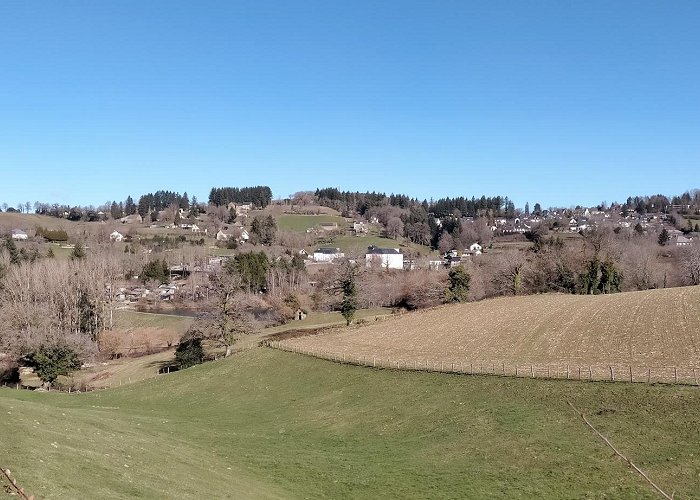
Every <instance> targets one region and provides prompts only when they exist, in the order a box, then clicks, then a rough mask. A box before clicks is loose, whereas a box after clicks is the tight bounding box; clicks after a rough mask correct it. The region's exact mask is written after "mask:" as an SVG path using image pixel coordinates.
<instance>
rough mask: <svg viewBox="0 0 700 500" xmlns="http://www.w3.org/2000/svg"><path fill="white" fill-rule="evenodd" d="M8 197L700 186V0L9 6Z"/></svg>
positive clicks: (550, 198) (630, 190) (4, 119)
mask: <svg viewBox="0 0 700 500" xmlns="http://www.w3.org/2000/svg"><path fill="white" fill-rule="evenodd" d="M0 68H2V73H1V76H0V171H1V172H2V174H1V175H0V202H1V201H7V202H8V203H12V204H16V203H17V202H19V201H27V200H29V201H32V202H34V201H36V200H40V201H59V202H64V203H71V204H88V203H92V204H100V203H103V202H104V201H106V200H111V199H117V200H120V199H121V200H123V199H124V198H125V197H126V196H127V195H129V194H131V195H132V196H134V197H137V196H138V195H140V194H142V193H144V192H148V191H154V190H157V189H170V190H174V191H180V192H182V191H188V193H189V194H190V196H191V195H192V194H196V195H197V196H198V197H200V198H201V199H204V198H206V196H207V195H208V192H209V189H210V188H211V187H212V186H243V185H256V184H266V185H269V186H270V187H271V188H272V190H273V193H274V195H275V196H276V197H284V196H287V195H289V194H290V193H292V192H294V191H297V190H306V189H313V188H316V187H324V186H336V187H340V188H341V189H352V190H363V191H364V190H367V189H369V190H378V191H386V192H387V193H389V192H397V193H399V192H400V193H406V194H409V195H411V196H416V197H419V198H430V197H431V196H433V197H440V196H444V195H450V196H455V195H466V196H472V195H476V196H479V195H481V194H486V195H495V194H502V195H508V196H511V197H512V198H513V199H514V201H515V202H516V205H518V206H523V205H524V204H525V201H529V202H530V204H531V205H532V204H534V202H536V201H539V202H541V203H542V205H543V206H550V205H566V206H568V205H573V204H578V203H581V204H594V203H598V202H600V201H602V200H607V201H608V202H610V201H613V200H622V199H624V198H625V197H626V196H627V195H628V194H652V193H656V192H661V193H664V194H676V193H679V192H682V191H683V190H685V189H689V188H694V187H699V186H700V83H699V82H700V2H698V1H697V0H688V1H675V0H656V1H645V0H635V1H612V2H611V1H595V0H585V1H584V0H580V1H561V0H552V1H543V0H533V1H521V0H517V1H516V0H513V1H509V2H504V1H494V0H484V1H478V2H472V1H466V0H464V1H448V0H444V1H435V2H430V1H424V2H413V1H407V0H399V1H386V2H382V1H377V0H372V1H366V2H363V1H352V2H349V1H348V2H336V1H328V0H319V1H315V2H307V1H293V2H289V1H279V2H268V1H261V0H254V1H223V0H222V1H218V2H211V1H201V0H197V1H194V0H192V1H190V2H179V1H176V0H168V1H154V0H148V1H143V0H131V1H128V0H118V1H116V0H115V1H106V0H100V1H94V0H83V1H72V0H62V1H60V2H46V1H45V2H32V1H26V0H5V1H3V2H0Z"/></svg>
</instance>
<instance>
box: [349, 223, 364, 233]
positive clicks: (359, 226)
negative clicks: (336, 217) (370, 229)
mask: <svg viewBox="0 0 700 500" xmlns="http://www.w3.org/2000/svg"><path fill="white" fill-rule="evenodd" d="M352 230H353V231H354V232H355V234H365V233H367V224H365V223H364V222H363V221H359V222H357V221H355V222H353V223H352Z"/></svg>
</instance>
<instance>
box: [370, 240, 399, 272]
mask: <svg viewBox="0 0 700 500" xmlns="http://www.w3.org/2000/svg"><path fill="white" fill-rule="evenodd" d="M365 263H366V265H367V267H372V266H377V267H382V268H385V269H403V254H402V253H401V250H400V249H398V248H379V247H375V246H374V245H372V246H370V247H368V248H367V253H366V254H365Z"/></svg>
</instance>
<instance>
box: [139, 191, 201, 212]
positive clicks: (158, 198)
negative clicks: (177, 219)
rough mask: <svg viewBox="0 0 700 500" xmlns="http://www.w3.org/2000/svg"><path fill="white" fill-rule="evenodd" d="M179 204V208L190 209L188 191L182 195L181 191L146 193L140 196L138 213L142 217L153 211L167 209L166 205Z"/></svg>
mask: <svg viewBox="0 0 700 500" xmlns="http://www.w3.org/2000/svg"><path fill="white" fill-rule="evenodd" d="M171 205H177V206H178V208H182V209H183V210H188V209H189V208H190V200H189V197H188V196H187V193H184V194H183V195H182V196H180V193H175V192H173V191H156V192H155V193H148V194H144V195H143V196H141V198H139V203H138V213H139V215H141V217H146V215H148V214H149V213H150V212H152V211H160V210H165V208H166V207H169V206H171Z"/></svg>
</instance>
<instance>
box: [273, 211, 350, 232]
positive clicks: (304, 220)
mask: <svg viewBox="0 0 700 500" xmlns="http://www.w3.org/2000/svg"><path fill="white" fill-rule="evenodd" d="M322 222H334V223H336V224H338V229H339V230H341V231H344V230H346V229H347V226H348V222H347V221H346V220H345V219H343V218H342V217H339V216H335V215H297V214H281V215H279V216H278V217H277V227H278V228H279V229H281V230H285V231H295V232H298V233H305V232H306V230H307V229H311V228H314V227H316V226H318V225H319V224H321V223H322Z"/></svg>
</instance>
